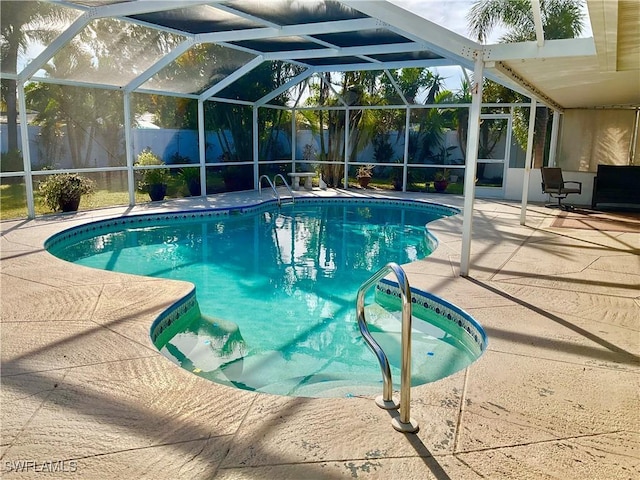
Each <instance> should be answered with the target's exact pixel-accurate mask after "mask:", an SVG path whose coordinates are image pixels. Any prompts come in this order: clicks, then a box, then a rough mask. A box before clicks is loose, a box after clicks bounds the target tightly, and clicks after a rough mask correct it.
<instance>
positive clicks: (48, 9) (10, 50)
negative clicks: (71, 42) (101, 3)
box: [0, 0, 69, 152]
mask: <svg viewBox="0 0 640 480" xmlns="http://www.w3.org/2000/svg"><path fill="white" fill-rule="evenodd" d="M68 15H69V11H68V10H67V9H63V8H58V7H57V6H54V5H52V4H46V3H43V2H24V1H9V0H3V1H2V2H0V35H1V37H0V38H1V44H0V45H1V49H0V51H1V63H2V71H3V72H4V73H17V69H18V58H19V56H20V54H21V53H24V52H25V51H26V49H27V46H28V44H29V42H31V41H39V42H42V43H47V42H48V41H51V40H52V39H53V38H55V36H57V35H58V34H59V33H60V30H59V29H60V27H59V25H60V22H59V20H61V19H64V18H68ZM2 101H3V103H4V106H5V107H6V109H7V135H8V136H7V151H9V152H15V151H17V150H18V108H17V102H16V81H15V80H11V79H8V78H3V79H2Z"/></svg>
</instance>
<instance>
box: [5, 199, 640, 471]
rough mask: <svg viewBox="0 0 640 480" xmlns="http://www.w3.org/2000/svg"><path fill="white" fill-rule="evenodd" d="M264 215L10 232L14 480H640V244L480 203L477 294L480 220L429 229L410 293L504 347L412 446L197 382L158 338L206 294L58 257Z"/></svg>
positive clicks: (351, 416)
mask: <svg viewBox="0 0 640 480" xmlns="http://www.w3.org/2000/svg"><path fill="white" fill-rule="evenodd" d="M367 193H373V192H370V191H369V192H367ZM300 194H301V195H321V194H322V195H331V194H335V193H334V192H320V191H314V192H301V193H300ZM346 194H347V195H359V194H360V191H349V192H346ZM256 196H257V193H256V192H248V193H238V194H225V195H219V196H215V197H213V196H212V197H208V198H207V199H204V198H196V199H183V200H174V201H170V202H165V203H162V204H159V205H154V206H151V205H143V206H138V207H135V208H133V209H129V208H124V207H123V208H112V209H106V210H96V211H88V212H79V213H77V214H75V215H64V216H63V215H59V216H51V217H47V218H38V219H36V220H30V221H27V220H22V221H13V222H2V223H1V224H0V227H1V231H2V238H1V243H0V248H1V258H2V265H1V277H0V278H1V284H0V286H1V294H2V297H1V299H2V307H1V308H2V310H1V311H2V322H1V324H0V329H1V340H2V346H1V361H2V377H1V381H2V386H1V387H2V388H1V400H2V404H1V408H2V412H1V420H2V425H1V434H2V437H1V446H0V456H1V466H0V472H1V475H2V478H14V477H15V478H30V477H38V478H39V477H41V474H40V473H39V472H41V471H43V470H44V471H50V470H53V471H56V472H57V473H53V474H50V475H49V476H48V477H47V478H57V477H68V476H69V474H70V473H73V474H74V475H75V476H76V477H78V478H88V479H102V478H104V479H115V478H131V479H136V478H151V479H179V478H184V479H196V478H207V479H212V478H215V479H225V480H228V479H276V478H277V479H299V478H305V479H306V478H314V479H315V478H318V479H340V478H359V479H369V478H393V479H421V480H422V479H438V480H442V479H456V480H458V479H475V478H491V479H502V478H505V479H506V478H509V479H519V480H520V479H536V480H540V479H546V478H561V479H579V480H585V479H598V480H601V479H614V478H615V479H637V478H640V459H639V457H640V408H639V407H640V401H639V391H640V381H639V380H640V368H639V367H640V362H639V355H640V235H639V234H638V233H636V232H620V231H603V230H594V229H585V228H581V229H572V228H566V227H561V228H558V227H552V224H553V222H554V220H555V219H556V218H555V217H556V216H557V215H558V213H559V212H558V211H556V210H551V209H546V208H544V207H542V206H531V205H530V206H529V208H528V214H527V225H526V226H521V225H520V224H519V214H520V205H519V204H516V203H510V202H507V201H488V200H478V201H477V202H476V207H475V211H474V221H473V238H474V240H473V243H472V258H471V274H470V277H468V278H462V277H459V276H457V271H458V262H459V256H460V248H461V227H462V217H461V216H456V217H450V218H446V219H442V220H439V221H437V222H435V223H433V224H431V225H430V230H431V231H432V232H433V233H434V234H435V235H436V236H437V237H438V238H439V241H440V245H439V247H438V249H437V250H436V251H435V252H434V253H433V254H432V255H431V256H430V257H429V258H428V259H426V260H423V261H418V262H415V263H412V264H410V265H407V266H406V270H407V272H408V275H409V280H410V282H411V284H412V285H413V286H415V287H418V288H420V289H424V290H429V291H431V292H433V293H435V294H437V295H439V296H441V297H443V298H445V299H446V300H449V301H451V302H453V303H455V304H457V305H458V306H460V307H462V308H463V309H465V310H466V311H468V312H469V313H471V314H472V315H473V316H474V317H475V318H476V319H477V320H478V321H479V322H480V323H481V324H482V325H483V326H484V328H485V330H486V332H487V335H488V337H489V347H488V350H487V351H486V352H485V353H484V355H483V356H482V357H481V358H480V359H479V360H478V361H477V362H475V363H474V364H473V365H471V366H470V367H469V368H467V369H466V370H464V371H461V372H459V373H457V374H455V375H453V376H451V377H448V378H446V379H444V380H441V381H439V382H436V383H433V384H428V385H423V386H421V387H415V388H413V389H412V403H411V408H412V410H411V416H412V417H413V418H415V419H416V420H417V421H418V422H419V424H420V431H419V432H418V433H417V434H407V435H405V434H401V433H398V432H396V431H395V430H393V428H392V427H391V418H392V415H397V413H390V412H387V411H384V410H381V409H379V408H378V407H377V406H376V405H375V404H374V402H373V401H372V400H370V399H365V398H344V399H312V398H288V397H278V396H271V395H266V394H257V393H253V392H249V391H241V390H235V389H232V388H228V387H225V386H221V385H217V384H213V383H211V382H209V381H207V380H205V379H202V378H200V377H197V376H195V375H192V374H190V373H189V372H187V371H185V370H182V369H180V368H179V367H177V366H175V365H174V364H172V363H171V362H169V361H168V360H167V359H165V358H164V357H162V356H161V355H160V354H159V353H158V352H157V350H156V349H155V348H154V346H153V345H152V344H151V342H150V340H149V335H148V332H149V326H150V325H151V323H152V322H153V320H154V319H155V318H156V316H157V315H158V314H159V313H160V312H161V311H162V310H164V309H165V308H166V307H167V306H168V305H170V304H171V303H173V302H174V301H176V300H177V299H179V298H180V297H181V295H184V294H186V293H187V292H188V291H189V290H190V286H189V285H188V284H186V283H182V282H176V281H168V280H159V279H151V278H140V277H135V276H130V275H124V274H117V273H112V272H105V271H98V270H92V269H88V268H85V267H80V266H75V265H72V264H68V263H66V262H63V261H61V260H58V259H56V258H54V257H53V256H51V255H49V254H48V253H47V252H46V251H45V250H44V249H43V242H44V240H45V239H46V238H47V237H49V236H50V235H52V234H53V233H55V232H58V231H60V230H62V229H66V228H68V227H71V226H74V225H78V224H81V223H84V222H87V221H91V220H97V219H101V218H106V217H110V216H114V215H122V214H127V215H130V214H133V213H136V212H148V211H159V210H161V209H162V210H166V209H170V210H179V209H182V208H186V207H189V208H198V207H206V206H220V205H230V204H237V203H238V202H251V201H253V200H255V198H256ZM405 196H407V197H419V198H425V199H431V200H434V201H440V202H443V203H447V204H452V205H459V206H461V205H462V198H461V197H457V196H452V195H435V194H433V195H428V194H427V195H425V194H422V195H410V194H407V195H405ZM372 360H373V356H372Z"/></svg>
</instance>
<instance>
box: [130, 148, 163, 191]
mask: <svg viewBox="0 0 640 480" xmlns="http://www.w3.org/2000/svg"><path fill="white" fill-rule="evenodd" d="M164 164H165V163H164V162H163V161H162V160H160V159H159V158H158V156H157V155H155V154H154V153H153V152H152V151H151V149H150V148H149V147H147V148H145V149H144V150H143V151H142V152H140V154H139V155H138V161H137V162H136V165H137V166H154V165H164ZM140 176H141V180H140V181H139V182H138V190H140V191H141V192H145V193H148V194H149V198H151V201H153V202H156V201H159V200H162V199H163V198H164V197H165V195H166V194H167V183H168V182H169V169H167V168H148V169H145V170H141V171H140Z"/></svg>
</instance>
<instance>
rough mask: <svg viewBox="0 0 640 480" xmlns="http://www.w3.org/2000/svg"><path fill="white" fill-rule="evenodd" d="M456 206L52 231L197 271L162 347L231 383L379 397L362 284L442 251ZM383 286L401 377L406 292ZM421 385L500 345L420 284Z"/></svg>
mask: <svg viewBox="0 0 640 480" xmlns="http://www.w3.org/2000/svg"><path fill="white" fill-rule="evenodd" d="M455 213H456V210H455V209H452V208H449V207H443V206H438V205H434V204H424V203H420V202H407V201H404V202H403V201H390V200H375V201H374V200H371V199H367V200H350V201H345V200H335V199H331V200H321V201H318V200H298V201H297V202H296V203H295V204H289V205H284V206H282V207H280V208H279V207H278V206H277V205H275V204H274V203H273V202H267V203H265V204H261V205H256V206H252V207H245V208H241V209H228V210H206V211H198V212H181V213H178V214H163V215H150V216H149V215H144V216H138V217H127V218H119V219H116V220H110V221H106V222H101V223H99V224H91V225H86V226H84V227H81V228H78V229H74V230H72V231H67V232H62V233H61V234H59V235H57V236H55V237H52V238H51V239H50V240H49V241H48V242H47V244H46V248H47V249H48V250H49V251H50V252H51V253H53V254H54V255H56V256H58V257H60V258H63V259H65V260H69V261H73V262H74V263H78V264H81V265H85V266H91V267H95V268H103V269H107V270H114V271H121V272H126V273H134V274H140V275H149V276H157V277H163V278H174V279H181V280H188V281H190V282H192V283H194V285H195V291H196V292H197V299H196V297H195V295H190V296H189V297H188V298H186V299H183V300H182V301H181V302H179V303H178V304H176V305H174V307H173V308H172V309H170V311H168V312H165V314H163V315H162V316H161V317H160V318H158V319H157V320H156V322H155V323H154V325H153V326H152V329H151V336H152V339H153V341H154V343H155V345H156V346H157V347H158V348H159V349H160V350H161V351H162V353H163V354H164V355H165V356H167V357H168V358H170V359H171V360H172V361H174V362H176V363H178V364H180V365H181V366H182V367H183V368H186V369H188V370H190V371H192V372H193V373H195V374H198V375H201V376H204V377H206V378H209V379H211V380H213V381H216V382H218V383H224V384H228V385H233V386H236V387H239V388H245V389H250V390H257V391H263V392H269V393H276V394H285V395H297V396H327V395H328V396H335V395H337V396H343V395H361V394H374V393H379V391H380V384H381V376H380V370H379V366H378V365H377V362H376V361H375V357H373V355H372V354H371V352H370V351H369V350H368V348H367V347H366V345H365V343H364V341H363V340H362V338H361V336H360V334H359V332H358V329H357V324H356V321H355V296H356V292H357V289H358V287H359V285H360V284H361V283H362V282H363V281H364V280H366V279H367V278H368V277H369V276H371V274H372V273H374V272H375V271H377V270H378V269H379V268H380V267H382V266H383V265H385V264H386V263H387V262H389V261H394V262H397V263H408V262H411V261H415V260H418V259H420V258H423V257H425V256H426V255H428V254H429V253H430V252H431V250H432V249H433V248H434V247H435V245H436V242H435V239H434V238H433V237H432V236H431V235H430V234H429V233H428V231H427V230H426V229H425V225H426V224H427V223H429V222H430V221H433V220H435V219H437V218H441V217H443V216H447V215H452V214H455ZM394 292H395V291H394V286H393V285H392V284H390V283H389V282H381V283H380V284H379V285H378V287H377V288H376V291H375V301H374V299H373V298H372V297H370V298H369V303H370V306H369V307H367V309H368V312H367V315H368V321H369V323H370V326H371V330H372V332H373V334H374V337H375V338H376V339H377V340H378V342H379V343H381V345H382V346H383V347H384V348H385V350H388V355H389V360H390V362H391V365H392V372H393V374H394V379H398V380H399V378H400V377H399V374H398V368H397V367H398V365H399V326H400V320H399V312H398V310H399V302H398V298H397V295H396V294H395V293H394ZM414 316H415V317H416V318H418V319H420V320H421V321H418V320H417V321H415V322H414V332H413V335H412V337H413V355H412V361H413V365H414V366H413V372H414V374H413V378H412V383H413V384H421V383H426V382H429V381H435V380H437V379H439V378H443V377H445V376H447V375H450V374H451V373H454V372H455V371H458V370H460V369H461V368H464V367H466V366H467V365H468V364H470V363H471V362H472V361H473V360H475V359H476V358H477V357H478V356H479V355H480V354H481V352H482V350H483V349H484V344H485V343H486V340H485V337H484V333H483V332H482V329H481V327H479V326H478V325H477V324H476V323H475V322H474V321H473V319H472V318H471V317H470V316H469V315H468V314H466V313H465V312H462V311H461V310H460V309H457V308H456V307H455V306H453V305H451V304H448V303H447V302H445V301H444V300H442V299H438V298H437V297H434V296H430V295H428V294H426V293H425V292H418V291H415V292H414Z"/></svg>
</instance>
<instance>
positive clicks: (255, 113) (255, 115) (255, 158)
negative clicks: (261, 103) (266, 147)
mask: <svg viewBox="0 0 640 480" xmlns="http://www.w3.org/2000/svg"><path fill="white" fill-rule="evenodd" d="M259 176H260V166H259V165H258V107H257V106H256V105H254V107H253V188H254V190H257V189H258V177H259Z"/></svg>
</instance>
